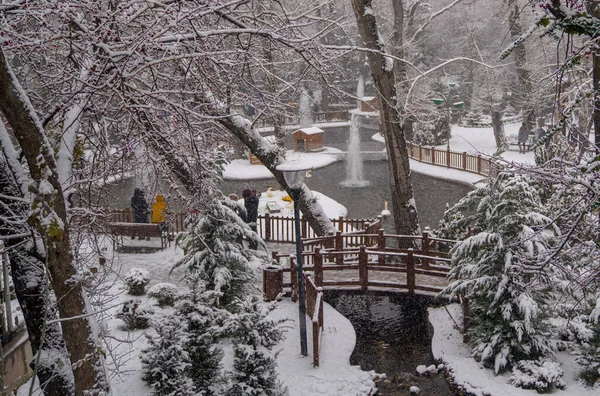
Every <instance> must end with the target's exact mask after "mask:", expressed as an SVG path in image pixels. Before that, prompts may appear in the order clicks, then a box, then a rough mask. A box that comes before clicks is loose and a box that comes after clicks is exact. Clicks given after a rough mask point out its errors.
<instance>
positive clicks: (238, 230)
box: [174, 192, 265, 306]
mask: <svg viewBox="0 0 600 396" xmlns="http://www.w3.org/2000/svg"><path fill="white" fill-rule="evenodd" d="M240 210H241V209H240V205H239V204H238V203H237V202H234V201H232V200H230V199H228V198H225V197H223V195H222V194H221V192H217V196H216V197H215V198H214V199H213V200H212V201H211V202H210V203H209V204H208V205H207V208H206V210H205V211H203V213H200V214H197V215H190V216H188V218H187V219H186V227H187V231H186V232H185V233H184V234H183V237H182V238H181V239H180V240H179V245H180V246H181V247H182V248H183V249H186V250H187V251H188V254H187V255H186V256H185V257H184V258H183V259H182V260H181V261H179V262H178V263H177V264H176V265H175V267H174V268H176V267H179V266H182V265H184V266H186V267H187V268H188V269H189V270H190V271H192V272H197V273H198V276H199V278H200V279H202V280H204V281H205V282H206V286H207V288H208V289H209V290H215V291H217V292H219V293H220V297H219V299H218V300H217V304H220V305H223V306H228V305H230V304H231V303H232V302H233V301H234V300H235V299H236V298H240V297H242V296H245V295H247V294H248V291H249V288H250V287H251V286H250V285H251V284H252V281H253V280H254V273H253V271H252V268H251V267H250V264H249V259H250V258H251V257H252V254H253V253H252V251H251V250H250V249H248V248H247V247H246V246H245V242H244V241H250V242H252V243H254V244H256V245H258V246H260V247H261V248H262V249H264V246H265V245H264V242H263V241H262V240H261V239H260V237H259V236H258V235H257V234H256V233H255V232H254V231H252V230H251V229H250V227H249V226H248V225H247V224H246V223H245V222H244V221H243V220H242V219H241V218H240V216H239V215H238V212H239V211H240Z"/></svg>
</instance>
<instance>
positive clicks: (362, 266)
mask: <svg viewBox="0 0 600 396" xmlns="http://www.w3.org/2000/svg"><path fill="white" fill-rule="evenodd" d="M367 260H368V259H367V252H366V248H365V246H364V245H362V246H361V247H360V250H359V251H358V278H359V279H360V290H362V291H367V288H368V287H369V268H368V267H367Z"/></svg>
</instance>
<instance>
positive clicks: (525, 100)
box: [508, 0, 535, 132]
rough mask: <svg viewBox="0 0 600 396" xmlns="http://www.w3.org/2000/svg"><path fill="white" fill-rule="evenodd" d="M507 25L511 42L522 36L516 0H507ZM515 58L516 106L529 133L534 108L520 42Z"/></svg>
mask: <svg viewBox="0 0 600 396" xmlns="http://www.w3.org/2000/svg"><path fill="white" fill-rule="evenodd" d="M508 8H509V14H508V23H509V30H510V35H511V38H512V40H513V41H516V40H517V39H519V38H520V37H521V35H522V31H521V22H520V19H519V14H520V12H521V7H519V3H518V1H517V0H508ZM513 55H514V56H515V66H516V70H517V81H518V87H517V90H516V97H517V104H518V106H519V107H520V109H521V112H522V113H523V121H525V123H526V124H525V125H526V127H527V131H528V132H530V131H531V127H532V126H535V113H534V108H533V106H532V104H531V102H530V100H531V82H530V81H529V70H527V68H526V64H527V56H526V51H525V43H523V42H521V43H519V44H517V45H516V46H515V48H514V49H513Z"/></svg>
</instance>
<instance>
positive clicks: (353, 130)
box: [340, 114, 371, 187]
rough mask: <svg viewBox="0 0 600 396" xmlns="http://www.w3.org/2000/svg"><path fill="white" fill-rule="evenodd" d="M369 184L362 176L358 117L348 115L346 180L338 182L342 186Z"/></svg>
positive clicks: (364, 185) (363, 185)
mask: <svg viewBox="0 0 600 396" xmlns="http://www.w3.org/2000/svg"><path fill="white" fill-rule="evenodd" d="M369 184H371V183H370V182H369V181H368V180H365V179H364V176H363V163H362V158H361V154H360V134H359V125H358V117H357V116H356V115H355V114H351V116H350V137H349V139H348V152H347V153H346V180H344V181H343V182H341V183H340V185H341V186H342V187H366V186H368V185H369Z"/></svg>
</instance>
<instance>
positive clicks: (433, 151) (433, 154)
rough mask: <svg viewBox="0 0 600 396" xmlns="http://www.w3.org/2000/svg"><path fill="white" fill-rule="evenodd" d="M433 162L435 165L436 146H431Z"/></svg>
mask: <svg viewBox="0 0 600 396" xmlns="http://www.w3.org/2000/svg"><path fill="white" fill-rule="evenodd" d="M431 164H432V165H435V147H433V146H431Z"/></svg>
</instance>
